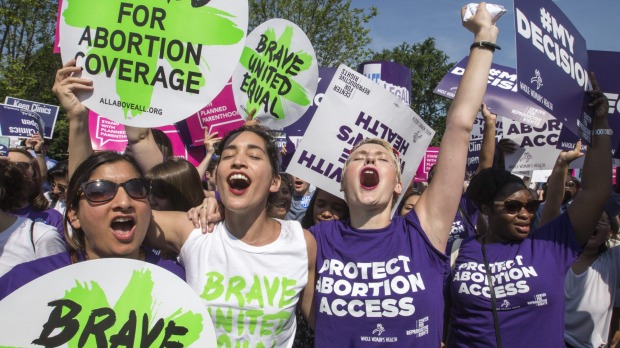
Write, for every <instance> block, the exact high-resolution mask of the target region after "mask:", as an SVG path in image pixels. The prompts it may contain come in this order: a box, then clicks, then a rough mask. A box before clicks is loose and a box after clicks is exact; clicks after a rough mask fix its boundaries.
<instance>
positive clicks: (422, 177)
mask: <svg viewBox="0 0 620 348" xmlns="http://www.w3.org/2000/svg"><path fill="white" fill-rule="evenodd" d="M438 156H439V148H438V147H434V146H430V147H428V148H427V149H426V153H425V154H424V157H422V162H420V165H419V166H418V170H417V171H416V173H415V178H414V180H415V182H425V181H428V173H430V171H431V168H432V167H433V166H434V165H435V163H437V157H438Z"/></svg>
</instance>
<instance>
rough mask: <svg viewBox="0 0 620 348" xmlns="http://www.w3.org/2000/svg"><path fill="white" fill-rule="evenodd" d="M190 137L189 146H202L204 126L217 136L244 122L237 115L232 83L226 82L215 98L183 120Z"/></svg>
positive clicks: (223, 135) (224, 134)
mask: <svg viewBox="0 0 620 348" xmlns="http://www.w3.org/2000/svg"><path fill="white" fill-rule="evenodd" d="M185 123H186V124H187V127H188V128H189V133H190V137H191V141H192V142H191V144H190V145H191V146H198V147H203V146H204V141H205V128H206V129H208V130H209V133H210V134H213V133H214V132H217V136H218V137H221V138H223V137H225V136H226V134H228V133H229V132H230V131H232V130H234V129H237V128H239V127H241V126H243V124H244V123H245V121H244V119H243V118H242V117H241V115H239V112H238V111H237V106H236V105H235V98H234V96H233V91H232V84H231V83H228V84H227V85H226V86H225V87H224V89H223V90H222V91H221V92H220V94H218V96H217V97H215V99H213V101H212V102H211V103H209V104H208V105H207V106H205V107H204V108H202V110H200V111H198V112H197V113H196V114H194V115H192V116H190V117H188V118H187V119H186V120H185Z"/></svg>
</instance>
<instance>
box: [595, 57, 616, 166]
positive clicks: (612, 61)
mask: <svg viewBox="0 0 620 348" xmlns="http://www.w3.org/2000/svg"><path fill="white" fill-rule="evenodd" d="M588 59H589V62H590V71H591V72H593V73H594V74H595V76H596V81H597V82H598V84H599V86H600V88H601V91H602V92H603V93H605V96H606V97H607V100H609V116H608V118H607V120H608V122H609V128H611V129H613V130H614V134H613V135H612V136H611V148H612V149H614V150H615V149H616V148H618V146H620V102H619V101H620V52H608V51H588ZM614 153H615V156H616V157H618V156H619V154H617V153H616V151H614Z"/></svg>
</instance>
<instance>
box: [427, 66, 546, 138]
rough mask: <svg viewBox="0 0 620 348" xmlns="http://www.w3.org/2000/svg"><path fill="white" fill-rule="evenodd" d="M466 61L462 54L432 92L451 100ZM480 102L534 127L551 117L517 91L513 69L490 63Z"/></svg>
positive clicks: (506, 116) (539, 125)
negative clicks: (485, 90)
mask: <svg viewBox="0 0 620 348" xmlns="http://www.w3.org/2000/svg"><path fill="white" fill-rule="evenodd" d="M468 61H469V57H468V56H466V57H465V58H463V59H462V60H461V61H460V62H458V63H457V64H456V65H455V66H454V67H453V68H452V69H451V70H450V72H448V73H447V74H446V76H444V78H443V79H441V81H439V84H438V85H437V87H435V90H434V91H433V92H434V93H436V94H439V95H441V96H444V97H446V98H450V99H454V96H455V95H456V90H457V89H458V87H459V83H460V82H461V78H462V77H463V74H464V73H465V67H466V66H467V62H468ZM483 101H484V103H485V104H487V108H488V109H489V111H491V112H492V113H494V114H496V115H497V116H501V117H505V118H509V119H511V120H515V121H517V122H521V123H525V124H529V125H531V126H534V127H541V126H542V125H543V124H544V123H545V121H546V120H548V119H549V118H551V117H552V116H551V114H550V113H548V112H547V111H545V110H544V109H542V108H540V107H538V106H537V105H536V104H534V103H532V102H531V101H529V100H528V99H527V98H525V97H523V96H522V95H521V94H519V93H518V90H517V72H516V70H515V69H514V68H510V67H507V66H503V65H499V64H494V63H493V64H491V70H490V71H489V80H488V84H487V92H486V94H485V95H484V100H483Z"/></svg>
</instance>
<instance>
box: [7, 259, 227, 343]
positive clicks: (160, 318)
mask: <svg viewBox="0 0 620 348" xmlns="http://www.w3.org/2000/svg"><path fill="white" fill-rule="evenodd" d="M0 313H2V315H0V346H2V347H7V346H13V347H26V346H28V347H30V346H32V345H37V346H45V347H78V346H80V347H108V346H109V344H111V346H116V347H119V346H123V347H189V346H192V347H216V336H215V329H214V327H213V323H212V322H211V317H210V315H209V313H208V311H207V307H206V306H205V304H204V301H203V300H202V299H200V297H199V296H198V295H197V294H196V293H195V292H194V291H193V290H192V289H191V288H190V287H189V285H187V284H186V283H185V282H184V281H183V280H182V279H181V278H179V277H177V276H176V275H174V274H173V273H171V272H169V271H167V270H166V269H164V268H161V267H159V266H156V265H152V264H150V263H147V262H142V261H137V260H128V259H115V258H107V259H98V260H91V261H86V262H80V263H76V264H74V265H70V266H67V267H63V268H60V269H58V270H56V271H54V272H51V273H48V274H46V275H44V276H42V277H40V278H37V279H35V280H34V281H32V282H30V283H28V284H26V285H24V286H23V287H21V288H19V289H18V290H16V291H15V292H13V293H11V294H10V295H9V296H7V297H6V298H5V299H4V300H2V301H0ZM78 342H80V344H78Z"/></svg>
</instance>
